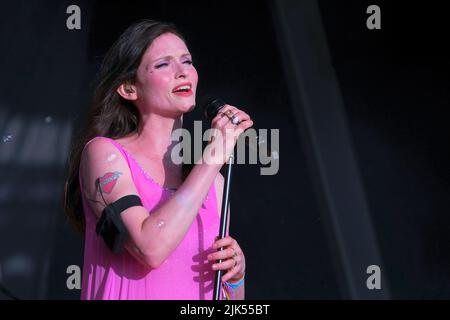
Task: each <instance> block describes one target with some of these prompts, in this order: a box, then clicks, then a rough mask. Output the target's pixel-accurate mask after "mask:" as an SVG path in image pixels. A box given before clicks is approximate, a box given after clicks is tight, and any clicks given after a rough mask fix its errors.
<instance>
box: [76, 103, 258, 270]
mask: <svg viewBox="0 0 450 320" xmlns="http://www.w3.org/2000/svg"><path fill="white" fill-rule="evenodd" d="M229 108H230V107H229ZM233 109H234V110H237V109H235V108H233ZM240 116H241V119H243V120H245V121H243V122H242V123H241V124H240V125H239V126H235V125H230V123H229V121H228V120H225V119H223V118H221V117H220V116H218V117H216V118H215V119H214V120H213V125H212V126H213V127H214V128H216V129H219V130H220V131H222V132H224V130H225V129H227V128H228V129H230V128H231V129H232V130H235V132H238V134H236V135H237V136H238V135H239V134H240V133H239V132H243V131H244V130H245V129H246V128H248V127H250V126H251V125H252V124H253V122H252V121H251V120H250V118H249V117H248V116H247V115H246V114H245V113H240ZM238 130H239V131H238ZM225 139H226V138H225V134H224V135H223V139H220V138H217V139H215V140H214V142H212V143H210V144H209V145H208V147H210V148H211V147H217V146H218V145H221V146H222V145H223V144H224V143H225ZM228 139H231V140H233V139H234V141H232V143H231V144H230V143H229V141H228V144H227V147H226V148H225V147H224V148H223V149H222V150H223V151H222V152H217V153H216V154H215V155H213V156H211V155H209V156H207V157H209V158H207V159H206V158H205V157H204V158H203V161H201V162H200V163H197V164H196V165H195V166H194V168H193V169H192V171H191V173H190V174H189V176H188V177H187V178H186V180H185V181H184V182H183V184H182V185H181V186H180V187H179V188H178V190H177V191H176V192H175V193H174V194H173V196H172V197H170V198H169V199H168V200H167V201H166V202H165V203H164V204H163V205H162V206H160V207H159V208H158V209H156V210H154V211H152V213H151V214H150V215H149V214H148V212H147V210H146V209H145V208H144V207H131V208H129V209H127V210H124V211H123V212H122V213H121V218H122V220H123V222H124V224H125V226H126V228H127V229H128V233H129V236H130V237H129V241H128V243H127V244H126V246H125V248H126V249H127V250H128V251H129V252H130V253H131V254H132V255H133V256H134V257H135V258H137V259H138V260H139V261H141V262H143V263H144V264H145V265H146V266H148V267H151V268H158V267H159V266H160V265H161V264H162V263H163V262H164V260H165V259H166V258H167V257H168V256H169V255H170V254H171V253H172V252H173V251H174V250H175V248H176V247H177V246H178V245H179V243H180V242H181V241H182V239H183V238H184V236H185V235H186V233H187V232H188V230H189V228H190V226H191V224H192V222H193V220H194V219H195V217H196V215H197V213H198V210H199V209H200V206H201V205H202V203H203V201H204V199H205V197H206V195H207V193H208V191H209V189H210V186H211V184H212V183H213V182H214V179H215V178H216V176H217V174H218V173H219V170H220V168H221V167H222V165H223V163H224V161H223V159H227V158H228V156H229V155H230V154H231V152H232V150H233V147H234V144H235V142H236V138H233V137H231V138H230V137H229V138H228ZM208 147H207V148H208ZM216 150H221V149H220V148H219V149H218V148H216ZM209 154H211V153H209ZM81 175H82V179H83V186H84V191H85V193H86V198H88V199H90V200H91V202H90V204H91V207H92V209H93V210H94V212H95V214H96V215H97V216H98V217H100V215H101V212H102V211H103V208H104V204H103V199H102V197H101V194H100V192H99V189H98V188H99V187H100V188H102V193H103V197H104V198H105V200H106V202H107V203H108V204H109V203H112V202H114V201H116V200H118V199H120V198H121V197H123V196H126V195H130V194H134V195H138V192H137V190H136V187H135V185H134V183H133V180H132V177H131V172H130V169H129V167H128V164H127V163H126V160H125V159H124V158H123V156H122V155H121V154H120V152H119V151H118V150H117V149H116V148H115V147H114V146H113V145H112V144H111V143H110V142H109V141H106V140H104V139H95V140H93V141H91V143H89V144H88V145H87V146H86V148H85V150H84V152H83V155H82V160H81ZM99 179H100V185H99V184H98V183H97V182H98V181H99Z"/></svg>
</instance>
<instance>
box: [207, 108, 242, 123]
mask: <svg viewBox="0 0 450 320" xmlns="http://www.w3.org/2000/svg"><path fill="white" fill-rule="evenodd" d="M238 110H239V109H237V108H236V107H233V106H230V105H229V104H226V105H224V106H223V107H222V109H220V110H219V111H218V112H217V115H216V116H215V117H214V118H213V120H212V121H214V120H219V119H221V118H223V117H227V116H226V114H225V113H226V112H227V111H231V112H233V114H234V113H235V112H236V111H238Z"/></svg>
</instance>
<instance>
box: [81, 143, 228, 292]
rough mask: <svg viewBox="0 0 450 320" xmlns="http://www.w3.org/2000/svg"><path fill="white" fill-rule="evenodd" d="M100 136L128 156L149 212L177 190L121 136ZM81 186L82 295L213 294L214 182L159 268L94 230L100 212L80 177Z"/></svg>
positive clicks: (138, 188) (124, 155)
mask: <svg viewBox="0 0 450 320" xmlns="http://www.w3.org/2000/svg"><path fill="white" fill-rule="evenodd" d="M96 138H101V139H107V140H108V141H110V142H111V143H112V144H113V145H114V146H115V147H116V148H117V149H118V150H119V151H120V153H121V154H122V155H123V157H124V158H125V159H126V161H127V163H128V166H129V167H130V171H131V175H132V178H133V182H134V184H135V185H136V188H137V191H138V193H139V196H140V198H141V200H142V204H143V206H144V207H145V208H146V209H147V210H148V212H149V214H151V212H152V210H154V209H156V208H158V207H159V206H161V205H162V204H164V202H165V201H166V200H168V199H169V198H170V197H171V196H172V195H173V194H174V192H175V191H174V190H170V189H166V188H164V187H162V186H161V185H159V184H158V183H156V182H155V181H154V180H153V179H152V178H151V177H150V176H149V175H148V174H147V173H146V172H145V171H144V170H143V169H142V167H141V166H140V165H139V164H138V163H137V161H136V160H135V159H134V158H133V156H132V155H131V154H130V153H129V152H128V151H127V150H125V149H124V148H123V146H121V145H120V144H119V143H118V142H117V141H114V140H112V139H110V138H105V137H96ZM96 138H94V139H96ZM92 140H93V139H92ZM92 140H91V141H92ZM88 143H89V142H88ZM86 145H87V144H86ZM80 188H81V191H82V192H81V194H82V203H83V210H84V216H85V220H86V233H85V241H84V265H83V279H82V288H81V299H83V300H91V299H113V300H118V299H120V300H121V299H125V300H128V299H138V300H144V299H157V300H212V297H213V291H214V276H215V272H214V271H213V270H212V269H211V265H212V262H210V261H208V259H207V255H208V254H209V253H211V252H214V249H212V244H213V242H214V238H215V237H216V236H217V234H218V232H219V223H220V220H219V216H218V211H217V200H216V194H215V187H214V183H212V184H211V187H210V189H209V192H208V196H207V197H206V198H205V201H204V202H203V205H202V206H201V207H200V210H199V212H198V214H197V216H196V218H195V220H194V221H193V223H192V225H191V227H190V229H189V231H188V232H187V234H186V236H185V237H184V239H183V240H182V241H181V243H180V244H179V245H178V247H177V248H176V249H175V250H174V251H173V252H172V254H171V255H170V256H169V257H168V258H167V259H166V260H165V261H164V263H163V264H162V265H161V266H160V267H159V268H156V269H150V268H146V267H145V266H143V265H142V264H141V263H140V262H138V261H137V260H136V259H135V258H133V256H131V255H130V254H129V253H128V251H127V250H125V249H124V250H123V252H122V253H121V254H119V255H116V254H113V253H112V252H111V251H110V250H109V248H108V247H107V246H106V245H105V243H104V242H103V239H102V238H101V237H98V236H97V234H96V233H95V226H96V223H97V221H98V218H97V216H96V215H95V213H94V212H93V211H92V209H91V207H90V204H89V201H87V200H86V199H85V197H84V193H83V189H82V188H83V186H82V183H81V179H80ZM223 296H224V293H223V291H222V299H223Z"/></svg>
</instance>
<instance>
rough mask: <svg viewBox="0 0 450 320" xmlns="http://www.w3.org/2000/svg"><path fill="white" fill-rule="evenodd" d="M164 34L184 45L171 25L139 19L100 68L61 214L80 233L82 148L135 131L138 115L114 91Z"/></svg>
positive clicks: (75, 141) (131, 78)
mask: <svg viewBox="0 0 450 320" xmlns="http://www.w3.org/2000/svg"><path fill="white" fill-rule="evenodd" d="M164 33H173V34H175V35H177V36H178V37H180V38H181V39H182V40H183V41H184V42H186V40H185V39H184V37H183V36H182V35H181V33H180V32H179V31H178V30H177V28H176V27H175V26H174V25H173V24H172V23H165V22H159V21H154V20H141V21H139V22H137V23H135V24H133V25H131V26H130V27H128V28H127V29H126V30H125V31H124V32H123V33H122V34H121V35H120V37H119V38H118V39H117V41H116V42H115V43H114V44H113V45H112V47H111V48H110V49H109V50H108V52H107V53H106V55H105V57H104V59H103V62H102V64H101V66H100V70H99V72H98V74H97V84H96V87H95V90H94V94H93V97H92V100H91V105H90V110H89V113H88V115H87V118H86V119H85V123H84V125H83V127H82V128H81V130H80V131H79V133H77V134H76V135H74V138H73V140H72V145H71V152H70V155H69V173H68V177H67V180H66V183H65V188H64V200H63V201H64V210H65V213H66V215H67V218H68V220H69V222H70V223H72V224H73V225H74V226H75V228H76V229H77V230H78V231H79V232H81V233H82V234H84V231H85V218H84V213H83V206H82V202H81V192H80V185H79V172H78V170H79V167H80V161H81V153H82V151H83V148H84V146H85V144H86V143H87V142H88V141H89V140H91V139H92V138H94V137H96V136H103V137H109V138H112V139H118V138H121V137H124V136H127V135H129V134H132V133H136V132H137V130H138V129H139V123H140V121H141V119H140V113H139V111H138V109H137V108H136V106H135V105H134V104H133V103H131V102H130V101H128V100H125V99H123V98H122V97H121V96H120V95H119V94H118V93H117V92H116V89H117V88H118V87H119V86H120V85H121V84H122V83H135V79H136V72H137V69H138V67H139V65H140V63H141V60H142V56H143V55H144V53H145V51H146V50H147V48H148V47H149V46H150V45H151V43H152V42H153V40H155V39H156V38H157V37H159V36H160V35H162V34H164ZM189 169H190V168H189V167H188V166H184V167H183V171H184V173H185V175H186V174H187V171H189Z"/></svg>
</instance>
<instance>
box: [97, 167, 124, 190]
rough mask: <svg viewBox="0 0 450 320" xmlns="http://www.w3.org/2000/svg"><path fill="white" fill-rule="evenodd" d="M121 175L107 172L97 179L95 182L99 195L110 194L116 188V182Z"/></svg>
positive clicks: (116, 172)
mask: <svg viewBox="0 0 450 320" xmlns="http://www.w3.org/2000/svg"><path fill="white" fill-rule="evenodd" d="M121 175H122V172H118V171H114V172H107V173H105V174H104V175H103V176H102V177H98V178H97V180H96V186H97V188H98V192H100V194H103V193H106V194H108V193H111V191H112V190H113V189H114V187H115V186H116V183H117V180H118V179H119V177H120V176H121Z"/></svg>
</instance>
